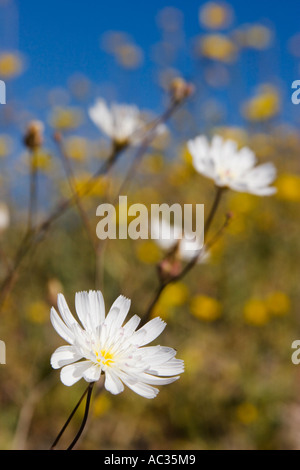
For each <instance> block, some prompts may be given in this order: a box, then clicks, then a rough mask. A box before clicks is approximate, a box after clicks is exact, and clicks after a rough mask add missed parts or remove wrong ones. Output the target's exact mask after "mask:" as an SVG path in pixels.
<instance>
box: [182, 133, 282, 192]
mask: <svg viewBox="0 0 300 470" xmlns="http://www.w3.org/2000/svg"><path fill="white" fill-rule="evenodd" d="M187 145H188V149H189V151H190V153H191V155H192V158H193V165H194V168H195V170H196V171H197V172H198V173H201V174H202V175H204V176H206V177H208V178H211V179H213V180H214V182H215V184H216V185H217V186H220V187H224V188H231V189H234V190H235V191H241V192H245V193H250V194H255V195H257V196H270V195H272V194H274V193H275V192H276V188H274V187H270V186H269V185H270V184H272V183H273V181H274V180H275V178H276V168H275V167H274V165H273V164H272V163H264V164H262V165H258V166H255V164H256V157H255V154H254V153H253V152H252V150H250V149H249V148H248V147H243V148H242V149H240V150H238V147H237V143H236V142H234V141H233V140H224V139H223V138H222V137H220V136H214V137H213V139H212V142H211V144H210V143H209V142H208V140H207V138H206V137H205V136H198V137H196V138H195V139H193V140H189V141H188V144H187Z"/></svg>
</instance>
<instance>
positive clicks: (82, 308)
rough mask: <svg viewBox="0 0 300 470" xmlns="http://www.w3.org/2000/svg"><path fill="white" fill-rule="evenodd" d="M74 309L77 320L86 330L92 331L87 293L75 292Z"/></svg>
mask: <svg viewBox="0 0 300 470" xmlns="http://www.w3.org/2000/svg"><path fill="white" fill-rule="evenodd" d="M75 308H76V312H77V315H78V318H79V320H80V321H81V323H82V325H83V327H84V328H85V329H86V330H89V331H90V330H92V322H91V318H90V300H89V294H88V293H87V292H76V294H75Z"/></svg>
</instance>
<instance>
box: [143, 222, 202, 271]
mask: <svg viewBox="0 0 300 470" xmlns="http://www.w3.org/2000/svg"><path fill="white" fill-rule="evenodd" d="M151 234H152V238H153V239H154V241H155V242H156V243H157V244H158V245H159V246H160V248H161V249H162V250H165V251H169V250H174V251H175V252H176V256H177V257H178V258H179V259H181V260H183V261H191V260H192V259H194V258H195V257H196V256H198V261H197V262H198V263H203V262H205V261H207V260H208V258H209V253H208V252H207V251H206V250H205V248H204V246H203V240H202V239H201V238H200V237H196V236H192V235H191V234H188V233H187V232H185V231H184V232H183V231H182V229H181V228H180V227H178V226H177V225H170V224H169V222H167V221H166V220H165V219H162V218H157V219H153V220H151Z"/></svg>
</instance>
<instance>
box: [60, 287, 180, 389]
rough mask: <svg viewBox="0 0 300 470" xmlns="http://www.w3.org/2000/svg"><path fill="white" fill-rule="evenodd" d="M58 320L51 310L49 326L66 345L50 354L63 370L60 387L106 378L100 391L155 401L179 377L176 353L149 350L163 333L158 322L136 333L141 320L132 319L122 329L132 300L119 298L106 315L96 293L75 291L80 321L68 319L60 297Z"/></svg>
mask: <svg viewBox="0 0 300 470" xmlns="http://www.w3.org/2000/svg"><path fill="white" fill-rule="evenodd" d="M57 305H58V309H59V312H60V315H59V314H58V313H57V311H56V310H55V309H54V308H52V309H51V322H52V325H53V327H54V328H55V330H56V331H57V333H58V334H59V335H60V336H61V337H62V338H63V339H64V340H65V341H67V343H69V345H65V346H61V347H59V348H58V349H56V351H55V352H54V353H53V354H52V356H51V365H52V367H53V368H54V369H59V368H62V369H61V373H60V377H61V381H62V382H63V384H65V385H68V386H71V385H73V384H75V383H76V382H78V381H79V380H80V379H82V378H83V379H85V380H86V381H87V382H96V381H98V380H99V379H100V376H101V374H104V375H105V382H104V386H105V388H106V390H108V391H109V392H111V393H112V394H118V393H121V392H122V391H123V390H124V385H126V386H127V387H129V388H130V389H131V390H133V391H134V392H135V393H137V394H139V395H141V396H143V397H145V398H154V397H155V396H156V395H157V393H158V391H159V390H158V389H157V388H156V387H153V385H165V384H169V383H172V382H174V381H175V380H177V379H178V378H179V375H178V374H181V373H182V372H183V371H184V364H183V361H182V360H180V359H176V358H175V355H176V351H175V350H174V349H172V348H168V347H163V346H147V347H145V345H147V344H149V343H151V342H152V341H153V340H154V339H156V338H157V337H158V336H159V335H160V334H161V332H162V331H163V330H164V328H165V326H166V323H165V322H163V321H162V320H161V319H160V318H159V317H157V318H154V319H152V320H150V321H149V322H148V323H146V324H145V325H144V326H142V327H141V328H140V329H138V330H137V327H138V325H139V323H140V320H141V319H140V318H139V317H138V316H137V315H134V316H133V317H131V318H130V320H129V321H128V322H127V323H126V324H125V325H123V323H124V321H125V318H126V316H127V314H128V311H129V308H130V300H129V299H127V298H126V297H123V296H119V297H118V298H117V300H116V301H115V302H114V303H113V305H112V307H111V309H110V310H109V312H108V314H107V316H105V306H104V299H103V296H102V293H101V292H100V291H89V292H78V293H76V295H75V308H76V312H77V316H78V319H79V321H77V320H76V319H75V318H74V316H73V315H72V313H71V311H70V309H69V307H68V305H67V303H66V300H65V298H64V296H63V295H62V294H59V295H58V301H57Z"/></svg>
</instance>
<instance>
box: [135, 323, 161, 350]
mask: <svg viewBox="0 0 300 470" xmlns="http://www.w3.org/2000/svg"><path fill="white" fill-rule="evenodd" d="M165 327H166V323H165V322H164V321H163V320H162V319H161V318H159V317H156V318H153V319H152V320H150V321H149V322H148V323H146V325H144V326H143V327H142V328H140V329H139V330H138V331H136V332H135V333H134V334H133V335H132V343H133V344H137V345H139V346H144V344H148V343H151V341H153V340H154V339H155V338H157V337H158V336H159V335H160V334H161V332H162V331H163V330H164V329H165Z"/></svg>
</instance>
